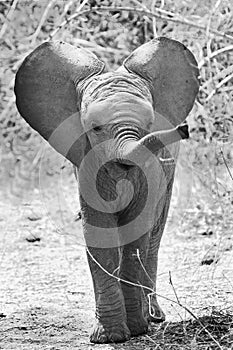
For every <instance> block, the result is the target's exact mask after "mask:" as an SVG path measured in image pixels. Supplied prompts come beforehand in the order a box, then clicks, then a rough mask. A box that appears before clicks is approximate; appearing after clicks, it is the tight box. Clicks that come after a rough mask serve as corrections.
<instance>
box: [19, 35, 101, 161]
mask: <svg viewBox="0 0 233 350" xmlns="http://www.w3.org/2000/svg"><path fill="white" fill-rule="evenodd" d="M103 69H104V64H103V63H102V62H101V61H99V60H98V58H97V57H96V56H95V55H93V54H92V53H91V52H89V51H87V50H85V49H83V48H76V47H74V46H72V45H70V44H67V43H64V42H61V41H55V42H52V41H51V42H45V43H43V44H42V45H40V46H39V47H37V48H36V49H35V50H34V51H33V52H32V53H31V54H30V55H29V56H27V57H26V59H25V60H24V61H23V63H22V65H21V66H20V68H19V70H18V72H17V74H16V79H15V95H16V105H17V108H18V110H19V112H20V114H21V115H22V117H23V118H24V119H25V120H26V121H27V122H28V123H29V124H30V125H31V127H32V128H33V129H35V130H36V131H38V132H39V133H40V135H42V136H43V137H44V138H45V139H46V140H47V141H48V142H49V143H50V144H51V145H52V146H53V147H54V148H55V149H56V150H57V151H58V152H59V153H61V154H62V155H64V156H65V157H66V158H67V159H69V160H70V161H71V162H72V163H73V164H75V165H79V163H80V160H81V159H80V157H81V156H82V152H83V150H84V148H85V147H86V136H85V135H84V133H83V127H82V124H81V120H80V114H79V106H80V102H81V101H79V100H78V93H77V91H76V87H77V84H78V83H79V82H80V81H81V80H83V79H87V78H88V77H90V76H92V75H94V74H99V73H101V72H102V70H103Z"/></svg>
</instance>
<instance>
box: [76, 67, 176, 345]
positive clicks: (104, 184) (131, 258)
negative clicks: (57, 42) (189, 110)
mask: <svg viewBox="0 0 233 350" xmlns="http://www.w3.org/2000/svg"><path fill="white" fill-rule="evenodd" d="M102 80H103V81H104V80H107V81H109V80H110V82H108V83H105V84H104V89H101V90H100V89H98V88H96V85H98V84H99V80H98V83H95V79H91V81H90V82H88V84H86V86H85V88H87V87H88V86H89V89H88V90H87V96H85V92H84V97H83V101H84V103H83V105H84V106H83V108H82V113H83V114H82V116H83V119H82V120H83V121H84V122H83V123H84V128H85V129H86V130H89V132H88V138H89V141H90V144H91V147H92V149H94V147H95V146H96V145H98V144H101V143H102V142H103V141H105V140H109V139H112V140H113V142H112V143H111V147H110V149H108V148H107V147H106V146H105V147H103V149H101V151H102V152H99V150H98V153H97V154H95V156H94V157H93V161H92V162H88V163H87V164H85V165H84V167H85V168H84V170H83V171H82V172H81V174H80V175H79V180H80V181H79V183H80V193H81V208H82V216H83V224H84V232H85V233H86V235H87V236H88V234H89V235H90V232H88V229H89V230H91V228H90V227H89V225H87V227H86V223H89V222H90V221H91V219H90V218H91V217H94V222H90V224H93V226H94V227H95V225H100V226H102V227H104V228H106V227H109V230H111V227H117V226H119V222H122V223H124V222H133V220H134V219H135V212H137V213H140V212H141V211H142V209H143V205H144V199H145V198H147V187H146V183H145V179H144V177H143V174H142V171H141V170H140V168H139V167H137V166H134V165H130V163H129V162H128V161H127V159H125V158H124V159H122V154H123V153H124V152H127V150H128V149H130V145H131V144H133V143H134V142H137V141H139V140H140V139H142V138H143V137H144V136H145V133H147V134H149V128H150V123H151V120H152V119H153V118H154V112H153V109H152V104H151V101H150V95H149V91H147V90H146V89H145V88H144V91H142V93H141V94H139V93H138V91H137V90H138V89H136V88H135V86H134V85H133V84H132V76H130V75H129V74H127V73H124V75H123V74H122V73H121V74H106V75H103V76H102ZM139 80H140V79H139V78H136V77H135V82H134V83H135V84H136V81H137V82H138V81H139ZM89 84H90V85H93V86H90V85H89ZM119 85H120V86H119ZM137 86H139V84H138V85H137ZM93 91H97V93H96V94H95V95H94V97H93V96H92V95H93V94H94V93H93ZM118 91H119V96H118V95H117V92H118ZM123 91H124V92H123ZM112 96H114V101H117V99H118V98H119V102H120V103H116V107H115V108H114V107H113V106H112V104H111V100H112ZM117 102H118V101H117ZM131 104H132V105H131ZM136 104H137V106H136ZM142 104H143V106H142ZM124 105H125V106H124ZM137 112H139V113H137ZM140 112H141V113H142V114H141V113H140ZM141 115H144V116H145V117H147V118H144V119H143V120H142V121H141V120H140V118H141ZM107 119H111V120H110V121H108V120H107ZM107 121H108V123H107V124H104V125H103V123H104V122H107ZM92 124H94V125H97V126H100V127H99V128H97V129H96V130H95V129H93V125H92ZM151 124H152V123H151ZM177 149H178V144H176V145H174V146H173V155H174V156H175V154H177ZM150 155H151V158H150V159H149V160H147V159H145V160H144V159H143V160H142V161H141V164H140V165H141V169H144V168H145V167H147V169H146V173H147V178H148V177H149V176H150V177H151V178H152V180H151V181H153V182H152V184H154V188H155V189H159V182H160V181H161V182H162V181H164V182H166V183H165V186H164V187H166V189H165V190H164V193H162V194H160V201H159V202H158V201H156V200H155V201H154V203H151V204H152V207H151V208H150V209H151V210H150V212H148V217H147V220H148V222H153V224H152V225H150V226H151V227H150V228H149V229H148V231H147V230H145V233H144V234H143V232H141V235H140V237H139V238H138V239H136V240H134V241H133V242H130V243H128V244H125V245H124V246H120V247H117V246H116V247H112V248H99V247H89V251H90V253H91V255H92V256H90V255H89V254H87V256H88V262H89V266H90V269H91V274H92V278H93V284H94V291H95V300H96V319H97V323H96V326H95V328H94V331H93V333H92V335H91V341H93V342H100V343H102V342H109V341H110V342H119V341H124V340H127V339H129V337H130V335H132V336H136V335H139V334H143V333H145V332H146V331H147V329H148V322H149V321H154V322H161V321H163V320H164V319H165V316H164V313H163V312H162V310H161V309H160V307H159V305H158V303H157V300H156V296H155V295H153V297H152V300H151V307H152V308H151V310H150V312H151V314H152V315H153V316H150V315H149V299H148V298H147V294H148V290H146V289H144V290H143V289H142V288H140V287H134V286H132V285H129V284H127V283H124V282H119V281H118V280H117V279H116V278H112V277H110V276H109V275H107V274H106V273H105V272H104V271H103V270H102V269H101V268H100V267H99V266H98V265H97V264H96V263H95V261H93V257H94V259H95V260H97V261H98V262H99V263H100V264H101V266H102V267H103V268H104V269H106V270H107V271H108V272H109V273H113V272H114V271H115V273H114V275H115V276H116V277H119V278H121V279H123V280H126V281H130V282H133V283H135V284H141V285H144V286H147V287H149V288H151V289H153V290H155V283H156V272H157V258H158V249H159V244H160V239H161V236H162V233H163V229H164V225H165V222H166V219H167V213H168V208H169V203H170V198H171V190H172V183H173V178H174V170H175V163H171V161H169V160H168V162H166V161H165V162H163V163H160V164H158V166H157V167H155V165H154V159H153V158H154V155H153V154H152V153H150ZM159 156H161V158H163V159H166V158H170V157H171V155H170V153H169V152H168V150H167V149H165V148H164V149H162V150H160V151H158V153H157V157H159ZM102 157H103V158H105V159H114V160H115V161H112V162H109V163H107V164H105V165H104V166H103V167H102V168H101V173H100V177H99V178H98V189H99V193H100V194H102V196H103V197H104V199H105V201H106V207H105V208H104V209H105V210H104V213H103V214H102V212H103V210H101V209H102V208H100V209H99V210H98V213H97V212H96V210H93V208H92V207H90V206H88V205H87V204H86V202H85V200H84V199H83V198H82V193H83V192H84V193H85V192H86V189H87V188H88V187H89V183H90V182H91V177H92V174H93V171H94V170H93V167H96V168H97V169H99V168H100V166H99V164H96V163H95V162H98V160H99V158H102ZM117 160H118V161H117ZM137 160H138V159H137ZM146 160H147V161H148V162H147V163H148V164H147V165H146V164H145V161H146ZM162 170H163V171H164V174H163V173H162ZM156 171H157V173H156ZM82 174H83V178H82ZM89 175H90V178H89ZM165 176H166V177H165ZM121 179H128V180H129V181H130V182H131V183H132V184H133V185H134V197H133V200H131V202H130V203H129V205H128V206H126V204H125V203H126V202H127V200H128V198H129V197H130V193H128V192H129V187H128V186H127V184H126V186H125V187H124V189H123V190H122V191H121V192H120V193H118V202H117V203H114V207H113V206H112V203H111V200H112V198H115V197H116V194H115V192H116V186H117V183H118V181H119V180H121ZM161 187H163V186H161ZM155 192H156V191H155ZM155 195H156V193H155ZM121 207H123V208H126V209H125V210H122V211H120V209H119V208H121ZM109 210H110V211H113V213H112V214H111V213H110V214H108V215H106V212H108V211H109ZM115 213H118V214H117V215H116V214H115ZM144 225H146V223H144ZM130 228H131V229H133V224H132V225H131V227H130ZM94 231H95V230H94ZM119 231H120V227H119ZM94 234H95V232H94V233H93V235H94ZM125 234H129V235H130V234H131V235H132V236H133V234H132V233H131V232H128V231H127V233H125ZM133 237H134V236H133ZM138 254H139V256H140V259H141V262H142V264H143V265H144V267H145V269H146V271H147V273H148V275H149V276H150V278H148V276H147V274H146V273H145V272H144V271H143V268H142V265H141V262H140V260H139V259H138ZM118 268H119V269H118ZM117 269H118V270H117Z"/></svg>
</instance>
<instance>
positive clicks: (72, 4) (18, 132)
mask: <svg viewBox="0 0 233 350" xmlns="http://www.w3.org/2000/svg"><path fill="white" fill-rule="evenodd" d="M156 36H167V37H170V38H173V39H176V40H179V41H181V42H183V43H184V44H185V45H187V46H188V47H189V49H190V50H191V51H192V52H193V53H194V55H195V57H196V59H197V61H198V64H199V68H200V81H201V87H200V92H199V95H198V98H197V101H196V103H195V106H194V108H193V111H192V112H191V114H190V116H189V117H188V123H189V127H190V134H191V138H190V140H189V141H188V142H186V143H185V147H183V148H182V152H181V157H180V160H179V164H178V170H179V168H180V169H181V170H182V171H181V175H180V176H181V177H182V173H183V174H184V181H183V180H181V183H182V186H184V187H185V186H188V187H190V183H189V181H190V179H191V177H192V184H191V186H192V193H191V194H192V196H193V197H194V198H195V200H194V201H195V205H194V207H193V209H192V210H194V211H195V213H196V214H197V215H196V216H195V217H196V220H204V221H205V223H206V221H207V224H208V225H207V226H210V225H209V223H208V220H212V221H214V222H215V221H216V220H220V219H223V218H224V217H225V216H226V215H227V216H228V217H229V215H230V212H231V213H232V204H233V196H232V193H233V192H232V187H233V177H232V176H233V175H232V169H233V147H232V144H233V142H232V138H233V136H232V135H233V84H232V83H233V3H232V0H222V1H221V0H217V1H216V0H205V1H203V0H195V1H193V0H145V1H137V0H118V1H109V0H102V1H101V0H84V1H81V0H79V1H78V0H46V1H45V0H13V1H11V0H0V45H1V50H0V60H1V66H0V77H1V89H0V97H1V98H0V125H1V136H0V137H1V185H2V186H9V187H10V189H11V192H12V193H13V194H15V195H18V196H19V195H21V194H22V191H26V190H27V191H29V190H33V188H34V187H35V186H36V185H37V181H38V167H39V164H40V160H41V157H42V153H43V152H42V151H41V146H42V145H43V144H44V141H43V140H42V139H41V138H40V136H39V135H38V134H37V133H36V132H34V131H33V130H32V129H31V128H30V127H29V126H28V125H27V124H26V123H25V122H24V120H23V119H22V118H21V117H20V115H19V114H18V112H17V110H16V106H15V97H14V92H13V87H14V78H15V73H16V71H17V69H18V67H19V66H20V64H21V62H22V60H23V59H24V58H25V56H27V55H28V54H29V53H30V52H31V51H32V50H33V49H35V47H37V46H38V45H39V44H40V43H42V42H43V41H45V40H50V39H55V40H57V39H59V40H64V41H66V42H68V43H71V44H73V45H76V46H82V47H85V48H88V49H89V50H91V51H92V52H94V53H95V54H96V55H97V56H98V57H99V58H100V59H101V60H103V61H104V62H105V64H106V69H107V70H109V69H114V68H116V67H118V66H119V65H120V64H121V63H122V61H123V59H124V58H125V57H126V56H127V55H129V53H130V52H131V51H132V50H134V49H135V48H136V47H138V46H139V45H141V44H143V43H144V42H146V41H148V40H150V39H152V38H154V37H156ZM50 157H53V153H51V154H50V155H49V154H48V155H47V158H46V160H44V161H47V173H48V175H53V174H54V173H57V172H59V171H60V168H59V167H58V168H56V166H54V162H53V161H52V160H51V158H50ZM68 168H69V166H68ZM69 169H70V168H69ZM185 174H186V180H185ZM187 174H188V175H187ZM190 174H192V176H191V175H190ZM190 176H191V177H190ZM32 179H33V181H32ZM178 192H179V193H181V192H182V191H181V192H180V187H179V190H178ZM179 193H178V195H179ZM182 193H183V192H182ZM182 193H181V195H182ZM186 196H190V191H189V192H188V194H187V191H186ZM187 215H188V214H187ZM191 216H193V211H191ZM219 218H220V219H219ZM186 220H188V221H190V220H192V218H187V217H186ZM224 220H225V219H224ZM212 221H211V222H212Z"/></svg>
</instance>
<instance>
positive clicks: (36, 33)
mask: <svg viewBox="0 0 233 350" xmlns="http://www.w3.org/2000/svg"><path fill="white" fill-rule="evenodd" d="M55 2H56V0H50V1H49V3H48V5H47V6H46V8H45V10H44V13H43V15H42V16H41V20H40V22H39V24H38V26H37V28H36V30H35V32H34V33H33V34H32V35H31V38H32V45H34V44H35V41H36V38H37V37H38V35H39V33H40V31H41V28H42V26H43V24H44V22H45V21H46V18H47V15H48V12H49V10H50V9H51V7H52V6H53V4H54V3H55Z"/></svg>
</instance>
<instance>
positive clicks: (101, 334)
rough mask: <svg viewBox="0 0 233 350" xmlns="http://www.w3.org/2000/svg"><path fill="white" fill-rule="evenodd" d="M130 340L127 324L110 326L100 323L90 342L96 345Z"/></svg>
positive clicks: (95, 328)
mask: <svg viewBox="0 0 233 350" xmlns="http://www.w3.org/2000/svg"><path fill="white" fill-rule="evenodd" d="M129 339H130V331H129V328H128V327H127V325H126V323H125V322H122V323H119V324H118V325H113V326H109V325H103V324H102V323H100V322H99V321H98V322H97V324H96V326H95V327H94V330H93V332H92V334H91V336H90V341H91V342H92V343H96V344H104V343H121V342H124V341H126V340H129Z"/></svg>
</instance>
